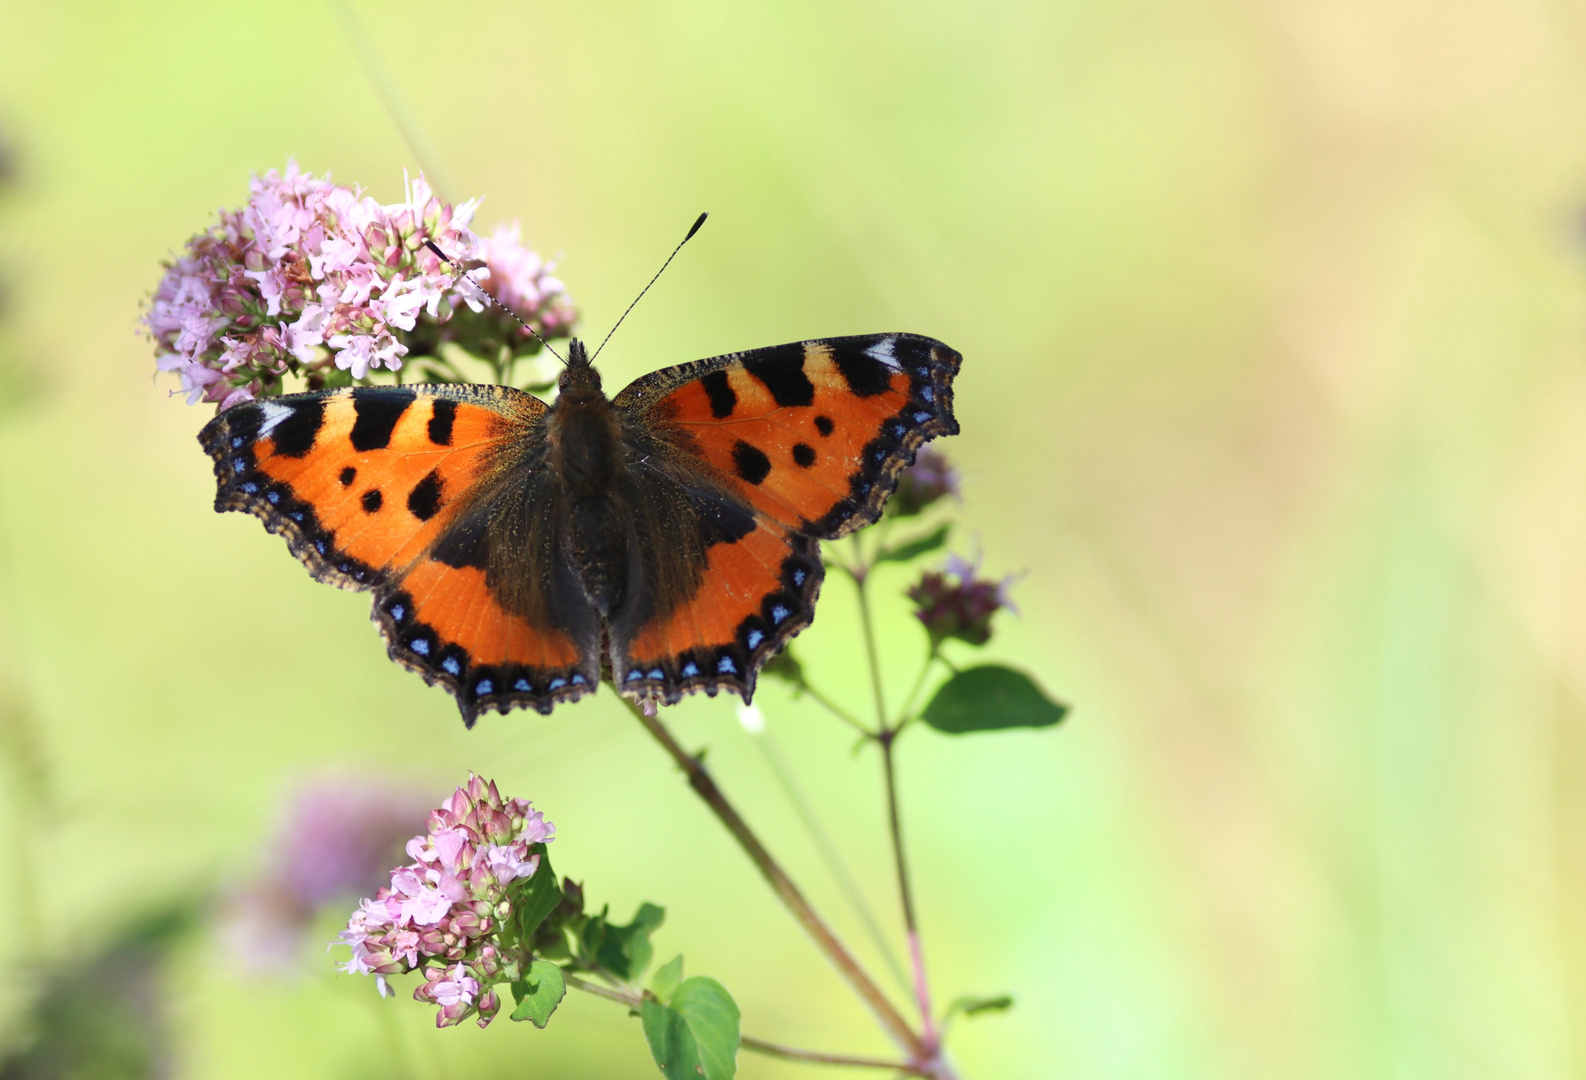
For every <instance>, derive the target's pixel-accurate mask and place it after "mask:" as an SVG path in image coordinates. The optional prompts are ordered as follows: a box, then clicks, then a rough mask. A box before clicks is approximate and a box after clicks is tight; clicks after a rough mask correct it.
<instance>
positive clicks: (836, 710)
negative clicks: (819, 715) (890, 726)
mask: <svg viewBox="0 0 1586 1080" xmlns="http://www.w3.org/2000/svg"><path fill="white" fill-rule="evenodd" d="M797 685H798V688H799V690H800V691H801V692H803V693H806V694H808V695H809V696H810V698H811V699H812V700H813V701H814V702H815V703H816V704H817V705H820V706H823V707H824V708H825V709H826V711H827V712H829V713H831V714H832V715H833V716H835V717H837V719H839V720H841V721H842V722H843V723H845V724H847V725H848V726H849V727H851V728H853V729H854V730H855V731H857V732H859V733H860V734H861V735H864V736H866V737H867V738H872V739H873V738H875V735H876V733H875V732H873V731H871V730H870V729H869V728H867V727H865V726H864V725H863V724H861V723H860V722H859V721H858V720H857V719H856V718H855V717H854V716H853V715H852V714H851V713H850V712H849V711H848V710H847V709H845V708H843V707H842V706H841V705H839V704H837V703H836V702H835V701H833V700H832V699H831V698H829V697H827V696H826V695H825V694H823V693H821V692H820V691H819V690H817V689H815V687H813V686H811V685H810V684H809V683H807V682H805V681H804V680H803V679H800V680H799V681H798V684H797Z"/></svg>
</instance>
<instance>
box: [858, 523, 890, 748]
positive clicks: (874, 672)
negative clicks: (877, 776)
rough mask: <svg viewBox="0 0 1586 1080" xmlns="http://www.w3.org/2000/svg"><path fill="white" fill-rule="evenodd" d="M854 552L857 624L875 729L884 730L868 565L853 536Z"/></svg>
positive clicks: (884, 710) (878, 661)
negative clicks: (867, 668) (862, 641)
mask: <svg viewBox="0 0 1586 1080" xmlns="http://www.w3.org/2000/svg"><path fill="white" fill-rule="evenodd" d="M854 554H855V557H856V562H857V565H856V566H855V568H854V569H853V571H852V572H851V573H850V576H851V577H852V578H853V579H854V588H855V589H856V590H857V591H858V593H859V625H860V628H861V629H862V630H863V632H864V637H865V657H866V659H868V660H869V662H870V691H871V693H873V694H874V695H875V699H876V730H877V732H878V733H879V732H884V731H885V730H886V727H887V706H886V700H885V698H884V697H883V696H882V693H881V661H880V660H879V658H878V656H877V653H876V628H875V623H874V621H873V620H872V619H871V618H870V592H869V590H867V589H866V588H865V583H866V582H867V581H868V580H869V579H870V569H871V568H870V566H869V565H868V564H866V563H865V562H864V561H863V560H862V559H861V558H860V556H861V555H862V554H863V549H862V548H861V547H860V546H859V537H858V536H855V537H854Z"/></svg>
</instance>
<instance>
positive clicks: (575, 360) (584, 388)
mask: <svg viewBox="0 0 1586 1080" xmlns="http://www.w3.org/2000/svg"><path fill="white" fill-rule="evenodd" d="M557 390H558V394H559V396H560V398H561V400H563V401H569V402H579V401H592V400H595V399H597V398H603V397H605V395H604V394H603V393H601V390H600V372H598V371H596V370H595V369H594V367H593V366H592V365H591V364H590V362H589V353H588V352H586V351H585V349H584V343H583V342H582V341H579V340H578V339H577V338H574V339H573V340H572V341H571V342H570V343H569V344H568V346H567V366H566V367H564V368H563V369H562V377H561V378H560V379H558V380H557Z"/></svg>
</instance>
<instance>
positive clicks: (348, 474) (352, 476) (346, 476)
mask: <svg viewBox="0 0 1586 1080" xmlns="http://www.w3.org/2000/svg"><path fill="white" fill-rule="evenodd" d="M336 479H338V480H340V481H341V486H342V487H352V482H353V481H354V480H356V479H358V470H357V469H355V468H353V467H352V466H351V465H348V466H346V467H345V468H343V469H342V470H341V475H340V476H338V477H336Z"/></svg>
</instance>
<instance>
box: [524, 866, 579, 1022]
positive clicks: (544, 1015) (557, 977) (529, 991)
mask: <svg viewBox="0 0 1586 1080" xmlns="http://www.w3.org/2000/svg"><path fill="white" fill-rule="evenodd" d="M536 876H538V875H536ZM566 995H567V980H566V979H564V978H563V977H562V969H561V968H559V967H557V966H556V965H555V964H553V963H551V962H550V961H549V960H536V961H534V963H533V965H532V966H531V967H530V968H529V973H528V974H527V975H525V976H524V977H523V978H521V979H519V980H518V981H517V982H515V983H513V984H512V997H513V1000H515V1001H516V1002H517V1003H518V1007H517V1008H515V1009H513V1010H512V1019H514V1020H527V1021H529V1022H530V1023H531V1024H533V1025H534V1026H535V1027H537V1028H543V1027H544V1026H545V1025H546V1024H548V1023H550V1020H551V1014H552V1013H553V1012H555V1011H556V1006H558V1005H560V1004H561V1002H562V998H563V997H565V996H566Z"/></svg>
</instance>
